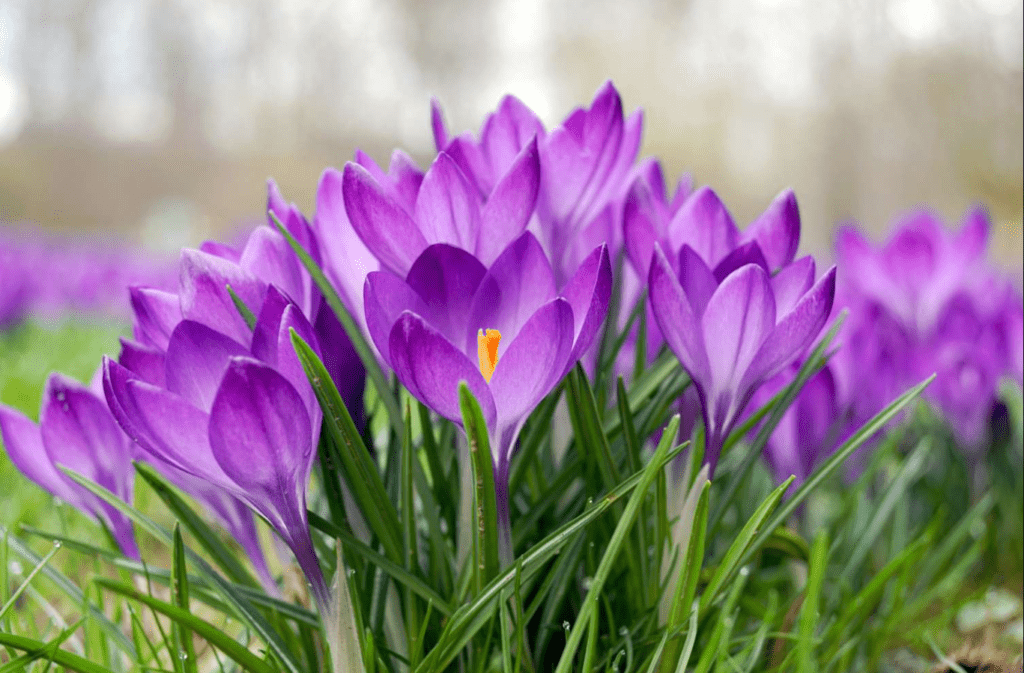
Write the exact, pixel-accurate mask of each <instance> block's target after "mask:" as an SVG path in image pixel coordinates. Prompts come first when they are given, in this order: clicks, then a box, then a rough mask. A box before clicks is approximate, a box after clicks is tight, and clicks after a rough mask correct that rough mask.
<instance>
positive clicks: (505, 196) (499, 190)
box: [476, 139, 540, 265]
mask: <svg viewBox="0 0 1024 673" xmlns="http://www.w3.org/2000/svg"><path fill="white" fill-rule="evenodd" d="M539 189H540V155H539V154H538V152H537V140H536V139H534V140H532V141H531V142H530V143H529V145H527V146H526V147H525V148H524V149H523V151H522V152H520V153H519V155H518V156H517V157H516V160H515V163H513V164H512V167H511V168H510V169H509V170H508V172H507V173H506V174H505V175H504V177H502V178H501V181H500V182H498V184H497V185H496V186H495V188H494V191H493V192H491V194H490V196H489V197H488V199H487V202H486V203H485V204H484V207H483V210H482V211H481V213H480V227H481V229H480V236H479V239H478V240H477V244H476V253H477V256H478V257H479V258H480V261H481V262H483V263H484V264H485V265H489V264H491V263H492V262H494V260H495V259H496V258H497V257H498V255H499V254H501V251H502V250H504V249H505V247H506V246H508V244H509V243H511V242H512V241H513V240H515V238H516V237H517V236H519V235H520V234H522V233H523V231H524V230H525V229H526V225H527V223H529V221H530V217H531V216H532V215H533V209H534V206H535V205H536V203H537V193H538V190H539Z"/></svg>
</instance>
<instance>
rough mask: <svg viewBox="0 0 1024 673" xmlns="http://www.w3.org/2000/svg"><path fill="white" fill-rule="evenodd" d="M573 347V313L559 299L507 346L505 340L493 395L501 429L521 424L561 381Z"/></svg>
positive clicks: (566, 304)
mask: <svg viewBox="0 0 1024 673" xmlns="http://www.w3.org/2000/svg"><path fill="white" fill-rule="evenodd" d="M572 343H573V310H572V307H571V306H570V305H569V302H567V301H566V300H565V299H562V298H561V297H557V298H555V299H553V300H551V301H550V302H548V303H547V304H545V305H544V306H542V307H541V308H540V309H539V310H538V311H537V312H536V313H535V314H534V315H533V316H531V318H530V319H529V320H527V321H526V324H525V325H523V328H522V329H521V330H520V331H519V334H518V335H517V336H516V338H515V339H513V340H512V342H511V343H510V344H508V345H507V346H506V345H505V343H504V339H503V340H502V343H501V346H503V347H504V348H500V349H499V351H498V365H497V367H495V369H494V376H493V378H492V379H491V394H492V395H493V396H494V400H495V404H496V405H497V407H498V422H499V424H500V425H510V424H515V423H517V422H519V421H520V420H521V419H522V418H524V417H525V416H526V415H527V414H529V413H530V412H531V411H532V410H533V408H534V407H536V406H537V403H538V402H540V401H541V400H542V399H543V398H544V396H545V395H547V394H548V393H550V392H551V390H552V388H554V387H555V385H556V384H557V383H558V381H559V380H560V379H561V378H562V375H563V374H564V372H565V370H566V360H567V358H568V357H569V353H570V351H571V350H572Z"/></svg>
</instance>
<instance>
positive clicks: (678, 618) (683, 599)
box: [668, 479, 711, 628]
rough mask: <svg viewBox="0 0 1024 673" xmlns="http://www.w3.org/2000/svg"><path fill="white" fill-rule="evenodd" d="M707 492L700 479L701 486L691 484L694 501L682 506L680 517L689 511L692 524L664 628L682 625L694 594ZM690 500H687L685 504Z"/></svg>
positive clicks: (701, 555) (701, 561)
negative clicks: (695, 499) (691, 513)
mask: <svg viewBox="0 0 1024 673" xmlns="http://www.w3.org/2000/svg"><path fill="white" fill-rule="evenodd" d="M710 492H711V482H710V481H707V480H706V479H705V480H704V483H697V484H694V486H693V489H692V490H691V496H696V498H697V501H696V503H695V504H694V505H693V507H692V508H691V507H690V506H688V504H687V505H684V506H683V515H684V516H685V515H686V514H688V513H689V512H691V511H692V512H693V523H692V526H691V528H690V533H689V535H688V536H687V539H686V550H685V554H686V555H685V556H684V557H683V562H682V565H681V566H680V569H681V577H680V578H679V580H677V582H676V591H675V596H674V598H673V601H672V607H671V609H670V610H669V618H668V627H669V628H676V627H678V626H680V625H681V624H682V623H683V620H684V619H685V615H686V614H688V613H689V612H690V611H691V610H692V607H693V599H694V597H695V596H696V595H697V583H698V581H699V580H700V570H701V567H702V566H703V565H704V536H705V534H706V533H707V526H708V498H709V497H710ZM689 500H690V497H687V501H689Z"/></svg>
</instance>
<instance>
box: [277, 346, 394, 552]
mask: <svg viewBox="0 0 1024 673" xmlns="http://www.w3.org/2000/svg"><path fill="white" fill-rule="evenodd" d="M291 339H292V345H293V346H294V347H295V354H296V355H297V356H298V358H299V362H301V363H302V367H303V369H305V370H306V376H307V377H308V378H309V382H310V383H311V384H312V386H313V391H314V392H315V393H316V398H317V400H319V401H320V407H321V408H322V409H323V412H324V428H326V429H327V431H328V432H329V433H330V434H331V439H332V441H333V443H334V446H336V447H337V448H338V452H339V456H338V457H339V458H340V460H341V464H342V466H343V467H344V470H343V472H344V474H345V477H346V479H347V481H348V485H349V488H350V489H351V490H352V496H353V497H354V498H355V500H356V502H357V503H358V504H359V510H360V512H362V514H363V516H364V517H365V519H366V523H367V524H368V525H369V526H370V528H371V529H372V530H373V532H374V533H375V534H376V535H377V537H378V538H379V539H380V541H381V545H382V546H383V547H384V552H385V554H387V556H388V558H389V559H391V560H392V561H394V562H395V563H399V564H403V563H404V562H405V558H404V554H403V550H402V527H401V524H400V523H399V521H398V512H397V511H395V506H394V504H393V503H392V501H391V498H389V497H388V493H387V489H386V488H385V487H384V482H383V481H382V480H381V476H380V472H379V471H378V470H377V465H376V464H375V463H374V462H373V458H372V457H371V456H370V452H369V451H368V450H367V448H366V445H365V444H363V438H362V437H361V436H360V435H359V431H358V430H357V429H356V425H355V423H354V422H353V421H352V416H351V415H350V414H349V412H348V409H347V408H346V407H345V403H344V401H343V400H342V399H341V394H340V393H338V389H337V387H336V386H335V385H334V382H333V381H332V380H331V377H330V375H329V374H328V373H327V369H326V368H325V367H324V364H323V362H322V361H321V360H320V358H319V357H318V356H317V354H316V352H315V351H314V350H313V349H312V348H310V346H309V344H307V343H306V342H305V341H303V340H302V337H300V336H299V335H298V333H296V332H295V330H294V329H293V330H291ZM399 427H401V425H400V426H399ZM401 436H402V435H401V434H399V437H401Z"/></svg>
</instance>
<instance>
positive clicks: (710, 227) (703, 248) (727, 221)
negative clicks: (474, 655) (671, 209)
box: [668, 187, 739, 268]
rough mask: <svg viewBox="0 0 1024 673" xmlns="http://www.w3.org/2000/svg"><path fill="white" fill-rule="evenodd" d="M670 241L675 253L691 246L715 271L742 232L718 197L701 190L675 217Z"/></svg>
mask: <svg viewBox="0 0 1024 673" xmlns="http://www.w3.org/2000/svg"><path fill="white" fill-rule="evenodd" d="M668 238H669V241H670V243H671V245H672V249H673V250H679V249H680V248H682V247H683V245H689V246H690V247H692V248H693V249H694V250H695V251H696V252H697V254H698V255H700V256H701V257H702V258H703V259H704V261H705V262H707V265H708V266H710V267H712V268H713V267H715V266H716V265H717V264H718V262H720V261H721V260H722V258H723V257H725V256H726V255H727V254H729V253H730V252H732V250H733V248H735V247H736V244H737V242H738V239H739V230H737V229H736V224H735V223H734V222H733V219H732V216H731V215H730V214H729V211H728V210H726V208H725V204H723V203H722V201H721V200H720V199H719V198H718V195H717V194H715V192H714V191H712V190H711V189H710V188H708V187H701V188H700V189H698V190H697V191H696V192H694V193H693V195H692V196H691V197H690V198H688V199H687V200H686V201H685V202H684V203H683V205H682V206H681V207H680V208H679V210H678V211H677V212H676V214H675V215H674V216H673V217H672V221H671V222H669V227H668Z"/></svg>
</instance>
